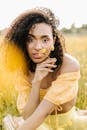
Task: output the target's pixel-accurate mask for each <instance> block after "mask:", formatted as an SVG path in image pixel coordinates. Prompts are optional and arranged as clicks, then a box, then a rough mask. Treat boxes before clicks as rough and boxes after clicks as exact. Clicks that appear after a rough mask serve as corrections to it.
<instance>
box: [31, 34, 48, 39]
mask: <svg viewBox="0 0 87 130" xmlns="http://www.w3.org/2000/svg"><path fill="white" fill-rule="evenodd" d="M29 36H30V37H33V38H35V39H36V36H35V35H33V34H29ZM46 37H47V38H50V37H49V35H42V36H41V38H46Z"/></svg>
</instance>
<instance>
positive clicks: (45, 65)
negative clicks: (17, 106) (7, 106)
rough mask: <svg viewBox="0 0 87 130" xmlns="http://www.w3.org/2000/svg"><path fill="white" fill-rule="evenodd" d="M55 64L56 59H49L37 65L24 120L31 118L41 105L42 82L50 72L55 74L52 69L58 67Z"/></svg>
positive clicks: (24, 112)
mask: <svg viewBox="0 0 87 130" xmlns="http://www.w3.org/2000/svg"><path fill="white" fill-rule="evenodd" d="M55 62H56V59H55V58H48V59H47V60H45V61H44V62H42V63H40V64H37V67H36V71H35V75H34V79H33V81H32V89H31V93H30V96H29V100H28V102H27V104H26V106H25V108H24V111H23V113H22V116H23V117H24V119H26V118H27V117H29V116H30V115H31V114H32V113H33V112H34V111H35V109H36V108H37V106H38V105H39V101H40V85H41V81H42V79H43V78H44V77H45V76H46V75H47V74H48V73H49V72H53V70H51V68H55V67H56V65H54V63H55ZM49 67H50V68H49Z"/></svg>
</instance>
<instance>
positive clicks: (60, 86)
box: [0, 40, 87, 130]
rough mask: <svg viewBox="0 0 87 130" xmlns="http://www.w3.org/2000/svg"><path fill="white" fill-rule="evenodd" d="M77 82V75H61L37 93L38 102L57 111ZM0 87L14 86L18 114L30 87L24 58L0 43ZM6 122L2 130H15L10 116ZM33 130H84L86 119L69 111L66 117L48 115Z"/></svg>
mask: <svg viewBox="0 0 87 130" xmlns="http://www.w3.org/2000/svg"><path fill="white" fill-rule="evenodd" d="M79 78H80V72H79V71H78V72H70V73H64V74H61V75H60V76H58V77H57V79H56V80H55V81H53V82H52V85H51V86H50V87H49V88H48V89H40V100H43V99H45V100H48V101H50V102H52V103H54V104H55V105H56V109H59V108H61V104H63V103H66V102H67V101H70V100H71V99H73V98H74V97H75V96H76V95H77V92H78V80H79ZM0 85H1V86H5V85H6V86H7V87H8V86H9V85H14V86H15V89H16V91H17V92H18V98H17V108H18V110H19V112H20V113H21V112H22V111H23V108H24V106H25V104H26V103H27V100H28V97H29V94H30V91H31V83H30V82H29V77H28V76H27V69H26V63H25V59H24V56H23V55H22V53H21V51H20V50H18V48H17V47H15V46H14V44H11V43H10V44H9V42H8V41H6V40H5V41H3V40H2V41H1V40H0ZM56 109H55V110H56ZM6 119H9V120H5V123H6V124H7V125H6V127H5V128H6V130H15V128H14V127H13V125H11V124H12V123H13V122H12V118H11V116H9V117H8V118H6ZM20 120H21V119H20ZM11 122H12V123H11ZM20 122H23V120H22V121H19V124H21V123H20ZM37 130H87V116H78V115H77V113H76V110H75V107H73V108H72V109H71V110H70V111H69V112H67V113H64V114H58V115H57V113H56V114H55V115H49V116H48V117H47V118H46V119H45V121H44V122H43V123H42V124H41V125H40V126H39V127H38V128H37Z"/></svg>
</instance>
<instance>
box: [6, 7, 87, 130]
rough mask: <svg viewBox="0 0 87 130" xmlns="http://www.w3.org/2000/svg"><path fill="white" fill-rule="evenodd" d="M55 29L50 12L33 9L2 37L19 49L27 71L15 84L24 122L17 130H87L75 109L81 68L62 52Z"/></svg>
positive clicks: (14, 23)
mask: <svg viewBox="0 0 87 130" xmlns="http://www.w3.org/2000/svg"><path fill="white" fill-rule="evenodd" d="M57 26H58V20H57V19H56V18H55V16H54V14H53V13H52V12H51V11H50V10H49V9H46V8H36V9H32V10H29V11H26V12H24V13H23V14H21V15H20V16H19V17H17V18H16V19H15V20H14V22H13V23H12V25H11V26H10V28H9V30H8V32H7V33H6V35H5V38H6V39H7V40H8V41H10V42H11V44H14V45H15V46H17V47H18V48H20V49H21V51H22V52H23V54H24V57H25V59H26V62H27V69H26V70H27V71H22V69H21V70H20V76H19V78H17V79H16V80H15V81H16V85H15V88H16V90H17V91H18V99H17V108H18V110H19V112H20V114H21V115H22V116H23V118H24V119H25V121H24V122H23V123H22V124H21V125H18V126H17V128H16V130H35V129H37V130H42V129H43V130H49V129H50V130H57V129H58V130H59V129H61V130H68V129H70V130H77V129H81V130H82V129H83V130H85V128H86V127H87V121H86V122H85V120H84V119H85V118H82V119H83V120H84V121H82V120H81V121H80V120H79V118H78V115H77V114H76V112H75V109H74V105H75V102H76V97H77V92H78V80H79V78H80V66H79V63H78V61H77V60H76V59H75V58H74V57H72V56H70V55H69V54H67V53H66V52H65V49H64V40H63V37H62V35H60V33H59V31H58V29H57ZM17 74H19V73H17ZM81 122H82V123H83V124H84V128H83V124H82V123H81ZM16 123H17V122H16ZM77 124H78V125H77Z"/></svg>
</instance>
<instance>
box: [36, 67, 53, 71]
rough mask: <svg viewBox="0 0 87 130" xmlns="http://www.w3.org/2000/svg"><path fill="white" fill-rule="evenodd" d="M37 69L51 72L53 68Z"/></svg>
mask: <svg viewBox="0 0 87 130" xmlns="http://www.w3.org/2000/svg"><path fill="white" fill-rule="evenodd" d="M38 70H39V71H47V72H53V70H52V69H50V68H39V69H38Z"/></svg>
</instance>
